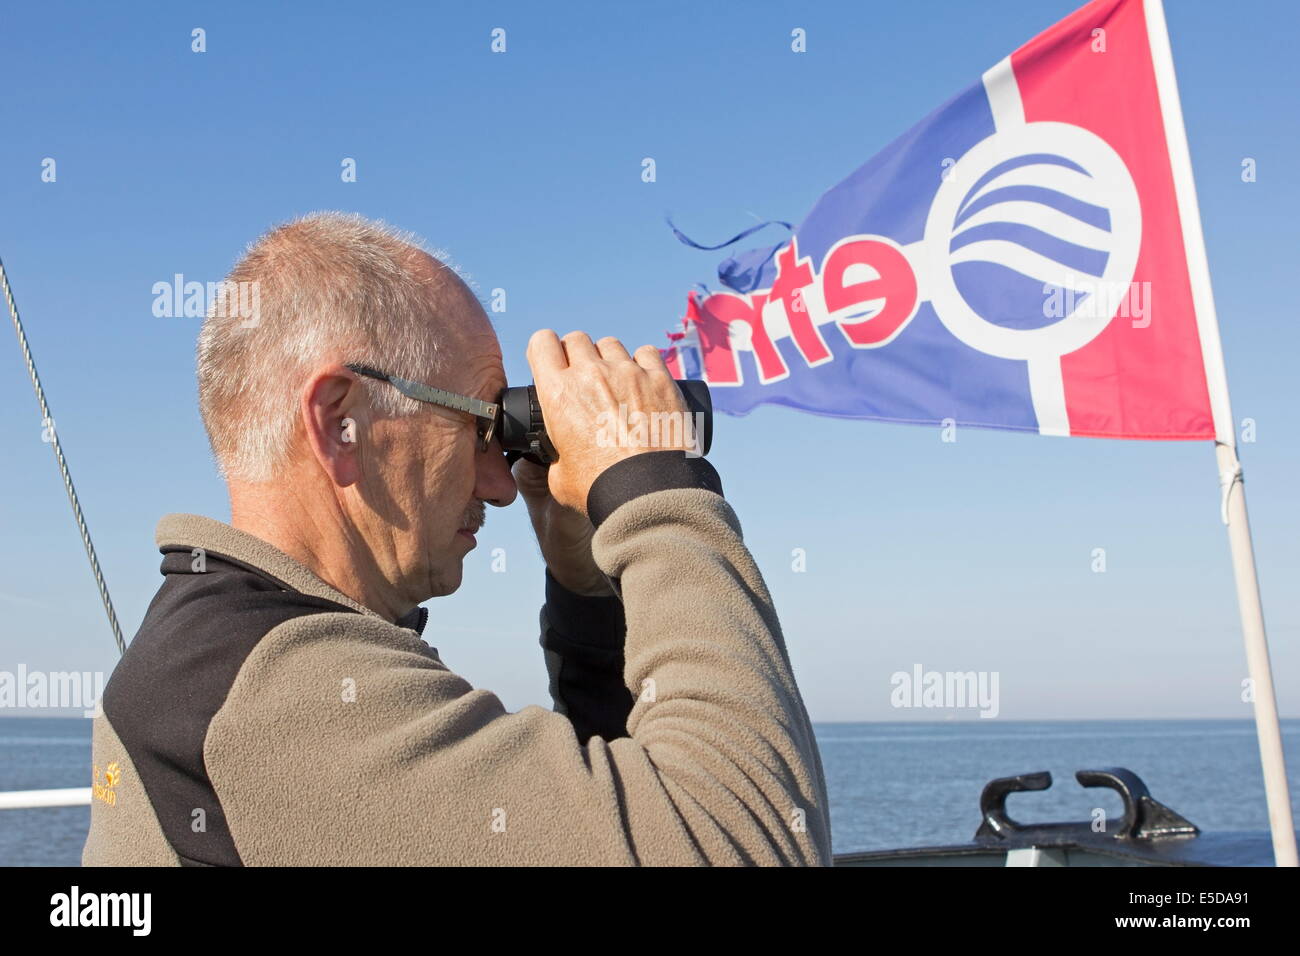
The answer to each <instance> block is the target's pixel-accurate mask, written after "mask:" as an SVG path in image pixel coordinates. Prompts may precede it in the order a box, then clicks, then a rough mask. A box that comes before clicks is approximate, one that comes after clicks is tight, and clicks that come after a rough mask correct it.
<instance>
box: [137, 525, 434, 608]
mask: <svg viewBox="0 0 1300 956" xmlns="http://www.w3.org/2000/svg"><path fill="white" fill-rule="evenodd" d="M154 541H156V542H157V544H158V548H159V549H160V550H163V549H168V548H178V547H179V548H190V549H193V548H202V549H203V550H204V551H209V552H211V553H212V554H215V555H224V556H225V557H228V558H234V559H235V560H236V561H240V562H242V563H244V564H247V565H249V566H250V567H254V568H257V569H258V570H259V571H262V572H263V573H265V574H267V575H269V576H270V577H273V578H275V579H276V580H277V581H279V582H281V583H282V584H284V585H285V586H286V587H288V588H291V589H293V590H295V591H298V592H300V593H302V594H310V595H312V596H313V597H318V598H324V599H325V600H327V601H333V602H334V603H335V604H342V605H343V606H344V607H350V608H352V610H354V611H357V612H359V613H361V614H365V615H368V616H370V617H378V618H381V619H383V618H382V615H380V614H377V613H376V612H374V611H372V610H371V609H370V608H368V607H366V606H365V605H363V604H359V603H358V602H356V601H354V600H353V599H352V598H350V597H348V596H347V595H346V594H344V593H343V592H342V591H339V590H338V589H336V588H334V587H332V586H330V585H329V584H326V583H325V582H324V581H322V580H321V579H320V578H319V577H317V576H316V574H315V573H314V572H313V571H312V570H311V569H310V568H308V567H307V566H306V565H304V564H302V563H300V562H298V561H295V560H294V559H293V558H291V557H289V555H287V554H285V553H284V552H283V551H281V550H280V549H279V548H277V547H275V546H274V545H271V544H269V543H267V542H266V541H263V540H262V539H261V538H258V537H256V536H254V535H251V534H249V533H248V532H246V531H240V530H239V529H238V528H234V527H232V526H230V525H228V524H226V523H225V522H224V521H217V520H215V519H213V518H205V517H203V516H202V515H188V514H170V515H164V516H163V517H162V519H161V520H159V522H158V527H157V530H156V531H155V532H154ZM428 620H429V612H428V611H427V610H426V609H425V608H423V607H419V606H416V607H415V608H413V609H412V610H411V611H410V612H409V613H408V614H405V615H403V616H402V617H401V618H399V619H398V621H397V622H396V623H397V626H398V627H404V628H407V629H409V630H412V631H415V632H416V633H417V634H422V633H424V626H425V624H427V623H428Z"/></svg>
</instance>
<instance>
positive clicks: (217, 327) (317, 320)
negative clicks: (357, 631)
mask: <svg viewBox="0 0 1300 956" xmlns="http://www.w3.org/2000/svg"><path fill="white" fill-rule="evenodd" d="M425 252H428V250H426V249H425V246H424V243H423V242H422V241H421V240H420V239H419V238H418V237H416V236H414V235H412V234H410V233H405V232H400V231H398V230H395V229H393V228H391V227H390V226H388V225H386V224H384V223H383V222H374V221H370V220H367V219H364V218H362V217H361V216H359V215H348V214H344V213H334V212H323V213H313V214H312V215H309V216H305V217H303V218H301V219H297V220H295V221H293V222H290V223H287V224H285V225H282V226H278V227H276V228H275V229H272V230H271V231H270V232H268V233H267V234H266V235H264V236H262V237H261V238H260V239H258V240H257V241H256V242H254V243H252V244H251V245H250V246H249V247H248V249H247V251H246V252H245V253H244V256H243V258H241V259H240V260H239V262H238V263H236V265H235V268H234V269H233V270H232V271H231V273H230V275H229V276H228V277H227V279H226V281H225V283H224V285H223V286H222V291H221V292H219V293H218V295H217V296H216V298H215V300H214V301H213V302H211V303H210V304H209V309H208V315H207V318H206V319H205V320H204V323H203V328H202V330H201V331H200V333H199V341H198V383H199V411H200V413H201V414H202V416H203V424H204V427H205V428H206V429H207V432H208V440H209V441H210V442H211V444H212V453H213V455H214V456H215V458H216V461H217V467H218V468H219V469H220V471H221V474H222V476H223V477H224V478H226V480H228V481H230V480H238V481H246V482H265V481H270V480H272V479H274V478H275V477H276V475H277V474H278V472H279V470H280V468H281V466H282V465H283V464H284V463H285V460H286V459H287V457H288V452H289V449H290V447H291V444H292V441H293V437H294V433H295V430H296V429H297V428H298V427H299V424H298V419H299V396H300V393H301V389H302V388H303V386H304V385H305V384H306V382H307V378H308V376H309V375H310V374H311V373H312V372H313V371H314V370H315V369H316V368H319V367H320V365H321V364H322V363H325V362H329V361H338V362H349V361H354V362H364V363H367V364H372V365H375V366H377V367H379V368H382V369H384V370H385V371H387V372H389V373H391V374H395V375H399V376H401V377H403V378H410V379H415V380H420V379H422V378H424V377H427V376H431V375H436V374H437V373H438V371H439V368H440V366H441V364H442V362H443V360H444V359H443V356H442V355H441V354H440V353H441V351H442V348H441V341H440V340H441V339H442V338H443V335H441V334H440V330H439V329H438V328H437V327H435V325H434V324H433V323H431V318H432V316H433V315H434V312H435V310H436V309H437V308H438V305H439V303H440V302H442V301H446V300H447V296H446V295H445V290H444V289H443V288H440V287H442V286H444V285H445V279H444V278H443V277H442V276H441V275H440V274H441V273H442V270H441V269H437V268H436V267H433V269H431V268H430V266H429V264H428V260H426V259H425V258H424V255H423V254H424V253H425ZM429 254H430V255H432V256H433V257H434V258H435V259H437V260H439V261H440V262H441V261H442V260H443V258H444V257H443V255H442V254H441V253H435V252H430V253H429ZM443 264H444V265H446V266H447V268H449V269H451V270H452V271H453V272H455V273H456V275H458V276H459V275H460V274H461V273H460V270H459V269H457V268H456V267H455V266H453V265H450V264H448V263H445V262H444V263H443ZM453 281H454V280H453ZM241 293H242V294H241ZM250 293H251V294H250ZM232 296H236V297H237V298H236V302H237V303H239V305H240V307H238V308H233V309H232V308H230V307H229V306H230V300H231V297H232ZM250 304H251V305H252V308H251V310H250V308H249V306H250ZM364 381H365V383H366V388H367V389H368V390H369V396H370V400H371V404H372V406H373V407H374V408H375V409H376V410H377V411H378V412H379V413H380V414H381V415H389V416H393V417H401V416H404V415H410V414H413V413H414V412H415V411H416V410H417V409H418V408H419V403H418V402H415V401H412V400H411V399H409V398H406V397H404V396H403V395H401V394H400V393H399V392H398V391H397V390H396V389H394V388H390V387H387V386H385V385H384V384H383V383H381V382H375V381H372V380H368V379H367V380H364Z"/></svg>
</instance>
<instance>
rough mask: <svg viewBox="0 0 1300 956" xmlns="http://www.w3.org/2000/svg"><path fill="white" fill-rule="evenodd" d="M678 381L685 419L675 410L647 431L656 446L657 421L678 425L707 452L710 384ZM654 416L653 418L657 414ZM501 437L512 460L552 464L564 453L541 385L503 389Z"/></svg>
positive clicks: (695, 450) (710, 425)
mask: <svg viewBox="0 0 1300 956" xmlns="http://www.w3.org/2000/svg"><path fill="white" fill-rule="evenodd" d="M676 381H677V387H678V388H679V389H680V390H681V393H682V398H683V399H685V401H686V417H685V419H684V420H682V421H678V422H676V423H673V422H672V421H671V417H675V416H676V415H677V413H675V412H674V413H671V416H670V418H669V419H667V420H662V421H660V422H654V421H653V420H652V421H651V422H649V423H647V424H648V426H649V427H648V430H647V432H646V434H647V440H648V441H649V442H650V445H651V447H654V444H655V441H656V439H657V438H658V437H659V435H660V432H659V431H657V430H656V428H655V426H656V425H658V426H660V427H661V428H663V429H666V430H668V431H670V432H671V431H672V429H673V428H674V427H675V428H677V429H678V430H679V432H678V433H679V434H682V435H684V437H685V440H686V441H687V442H688V443H689V442H691V441H692V438H693V441H694V443H695V445H694V446H693V448H692V451H693V453H694V454H695V455H697V456H699V455H707V454H708V453H709V449H710V448H711V447H712V445H713V399H712V398H711V397H710V395H709V386H708V385H707V384H705V383H704V382H700V381H696V380H694V379H677V380H676ZM655 414H658V413H655ZM651 417H652V419H653V415H652V416H651ZM623 425H626V422H619V423H611V426H612V427H614V428H621V427H622V426H623ZM688 429H689V430H688ZM497 437H498V438H499V439H500V440H501V447H502V448H504V449H505V451H506V454H507V456H508V457H509V459H510V461H511V462H514V461H515V460H516V459H517V458H519V457H520V456H523V457H524V458H527V459H528V460H529V461H532V462H535V463H537V464H539V465H548V464H550V463H551V462H553V461H558V460H559V457H560V456H559V454H558V453H557V452H556V450H555V446H554V445H553V444H551V439H550V437H549V436H548V435H547V434H546V422H545V421H543V419H542V406H541V404H540V403H539V402H538V401H537V389H536V388H535V387H534V386H532V385H519V386H516V387H514V388H507V389H506V390H505V391H504V392H502V393H501V420H500V421H499V422H498V423H497ZM606 437H608V436H606ZM624 437H625V436H623V435H622V434H619V435H616V436H615V438H614V442H615V444H617V443H618V441H619V440H620V439H621V438H624Z"/></svg>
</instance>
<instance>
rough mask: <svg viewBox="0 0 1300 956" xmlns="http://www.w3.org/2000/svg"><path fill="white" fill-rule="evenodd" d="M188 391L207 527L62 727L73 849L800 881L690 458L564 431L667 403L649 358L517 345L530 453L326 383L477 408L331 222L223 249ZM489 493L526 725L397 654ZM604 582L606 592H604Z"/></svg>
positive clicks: (803, 784) (451, 289)
mask: <svg viewBox="0 0 1300 956" xmlns="http://www.w3.org/2000/svg"><path fill="white" fill-rule="evenodd" d="M229 281H231V282H235V283H254V285H252V286H249V287H245V288H252V289H255V290H256V291H257V293H258V295H257V300H258V305H259V311H258V314H257V315H256V316H254V317H250V316H247V315H240V314H238V313H236V314H222V313H230V312H232V311H234V310H228V309H213V310H212V311H211V314H210V315H209V317H208V319H207V320H206V322H205V323H204V326H203V330H202V332H201V334H200V337H199V345H198V379H199V405H200V409H201V411H202V414H203V421H204V424H205V426H206V428H207V431H208V436H209V438H210V440H211V443H212V448H213V452H214V454H215V456H216V460H217V462H218V464H219V466H220V468H221V471H222V474H223V477H224V478H225V480H226V482H227V484H228V486H229V491H230V510H231V521H230V524H228V525H227V524H224V523H222V522H219V521H215V520H212V519H210V518H203V517H197V516H193V515H169V516H167V517H164V518H163V519H162V521H161V522H160V523H159V525H158V530H157V542H158V547H159V548H160V550H161V552H162V554H163V561H162V573H163V575H164V579H165V580H164V583H163V585H162V587H161V589H160V590H159V592H158V594H157V596H156V597H155V599H154V601H153V603H152V604H151V605H150V607H149V610H148V613H147V614H146V616H145V619H144V623H143V624H142V626H141V628H140V631H139V633H138V634H137V635H136V637H135V639H134V640H133V641H132V643H131V646H130V647H129V648H128V650H127V652H126V655H125V657H123V658H122V661H121V663H120V664H119V665H118V667H117V669H116V670H115V671H114V672H113V675H112V678H111V680H110V681H109V684H108V686H107V688H106V690H105V693H104V695H103V714H102V716H99V717H97V718H96V721H95V732H94V764H95V767H94V776H95V786H94V788H93V794H94V799H93V800H92V815H91V828H90V836H89V839H88V840H87V842H86V847H85V851H84V854H83V860H84V862H85V863H86V864H100V865H103V864H107V865H118V864H149V865H158V864H161V865H173V866H174V865H213V866H238V865H285V864H291V865H321V864H323V865H404V866H405V865H421V864H578V865H581V864H593V865H631V864H643V865H665V864H666V865H690V864H825V863H828V862H829V860H830V829H829V823H828V818H827V802H826V786H825V782H824V780H823V777H822V769H821V764H820V760H819V757H818V754H817V748H816V743H815V741H814V738H813V731H812V727H811V725H810V723H809V720H808V716H807V713H806V711H805V709H804V706H803V701H802V700H801V698H800V695H799V690H798V687H797V686H796V684H795V680H794V675H793V673H792V672H791V668H790V661H789V657H788V655H787V653H786V648H785V644H784V639H783V638H782V635H781V631H780V625H779V623H778V621H777V615H776V611H775V609H774V608H773V606H772V601H771V598H770V597H769V595H768V592H767V588H766V586H765V585H764V583H763V580H762V578H761V577H760V575H759V572H758V569H757V567H756V566H755V564H754V561H753V559H752V558H751V556H750V555H749V553H748V551H747V550H746V549H745V546H744V544H743V543H742V541H741V535H740V526H739V524H738V522H737V520H736V516H735V514H734V513H733V512H732V510H731V508H730V507H729V506H728V504H727V502H726V501H725V500H724V499H723V497H722V489H721V485H720V482H719V479H718V476H717V473H716V472H715V471H714V470H713V468H712V466H710V465H709V464H708V463H707V462H706V461H705V460H704V459H703V458H700V457H698V456H688V455H686V454H685V452H684V451H683V450H682V449H681V448H677V449H671V448H670V449H664V448H657V449H655V448H637V447H627V446H626V445H623V444H619V443H612V442H609V441H603V442H602V441H598V440H597V438H596V436H597V432H598V424H597V423H598V422H599V421H600V420H602V419H603V420H608V415H609V414H617V412H618V409H619V406H620V405H625V406H626V407H627V409H628V410H629V414H630V413H635V412H638V411H640V412H644V413H647V414H648V413H652V412H664V411H669V412H671V411H678V412H680V411H683V405H682V399H681V396H680V393H679V392H678V391H677V388H676V386H675V385H674V384H673V381H672V379H671V377H670V376H669V374H668V371H667V369H666V368H665V367H664V364H663V362H662V360H661V359H660V357H659V354H658V352H657V350H656V349H654V348H653V347H650V346H645V347H643V348H640V349H638V350H637V351H636V353H635V354H633V355H629V354H628V352H627V351H626V349H624V347H623V346H622V345H621V344H620V343H619V342H618V341H617V340H616V339H612V338H605V339H601V340H600V341H598V342H593V341H592V340H591V339H590V338H588V337H587V336H586V335H584V334H582V333H580V332H574V333H570V334H569V335H566V336H565V337H564V338H563V339H560V338H557V337H556V335H555V334H554V333H553V332H550V331H543V332H538V333H537V334H535V335H534V336H533V337H532V340H531V341H530V342H529V346H528V361H529V364H530V365H531V366H532V370H533V375H534V378H535V380H536V385H537V393H538V398H539V401H540V404H541V406H542V409H543V412H544V414H545V416H546V423H547V429H548V432H549V434H550V436H551V438H552V441H553V443H554V444H555V446H556V448H557V450H558V452H559V460H558V461H557V462H556V463H554V464H552V465H551V466H550V467H549V468H548V469H546V470H543V469H541V468H540V467H537V466H534V465H531V463H529V462H527V461H520V462H518V463H517V465H516V467H515V473H514V474H512V472H511V470H510V468H509V466H508V463H507V459H506V456H505V455H504V453H503V452H502V449H501V447H500V444H499V442H497V441H496V440H495V439H494V438H493V436H492V435H491V433H490V431H489V430H487V429H486V428H485V427H484V426H483V423H482V421H480V420H478V419H476V418H475V417H474V416H472V415H471V414H469V413H466V412H463V411H459V410H457V409H454V408H450V407H445V406H442V405H439V404H436V403H425V402H418V401H413V400H412V399H411V398H408V397H406V396H405V394H404V393H403V392H401V391H400V390H399V389H398V388H397V387H395V386H394V385H393V384H392V382H391V381H389V380H387V379H376V378H374V377H373V376H371V375H366V374H358V373H357V371H355V369H354V368H351V367H349V366H354V367H355V368H363V369H368V370H379V371H380V372H382V373H383V374H384V375H386V376H392V377H400V378H401V379H405V380H409V381H414V382H420V383H424V384H427V385H430V386H433V387H436V388H439V389H443V390H446V391H448V392H453V393H456V394H459V395H464V396H470V397H473V398H478V399H482V400H484V401H486V402H494V401H496V400H497V398H498V397H499V395H500V392H501V390H502V388H503V387H504V386H505V384H506V381H505V373H504V370H503V367H502V363H501V353H500V347H499V345H498V343H497V339H496V336H495V334H494V332H493V330H492V327H491V325H490V323H489V321H488V319H487V316H486V315H485V313H484V311H483V309H482V307H481V306H480V305H479V303H478V301H477V299H476V298H475V297H474V295H473V294H472V293H471V292H470V290H469V289H468V288H467V287H466V285H465V284H464V283H463V282H462V281H461V280H460V278H459V277H458V276H457V275H456V273H455V272H454V271H453V270H452V269H450V268H448V267H447V266H445V265H444V264H442V263H441V262H439V261H438V260H437V259H435V258H434V257H432V256H430V255H429V254H427V253H425V252H424V251H422V250H421V248H420V245H419V243H418V242H417V241H416V240H414V239H413V238H412V237H409V236H405V235H400V234H397V233H394V232H393V231H392V230H390V229H388V228H387V227H385V226H383V225H382V224H379V223H372V222H367V221H365V220H363V219H360V218H358V217H352V216H343V215H339V214H319V215H314V216H309V217H307V218H305V219H301V220H299V221H297V222H294V223H290V224H288V225H286V226H282V227H280V228H277V229H275V230H273V231H272V232H270V233H269V234H268V235H266V236H264V237H263V238H262V239H261V240H259V241H258V242H257V243H256V244H254V245H253V246H252V247H251V248H250V249H249V251H248V253H247V254H246V255H245V256H244V258H243V259H242V260H241V261H240V262H239V263H238V265H237V266H236V267H235V269H234V271H233V272H232V273H231V276H230V279H229ZM517 490H522V492H523V495H524V498H525V502H526V504H527V506H528V509H529V512H530V515H531V517H532V522H533V526H534V528H535V530H536V532H537V536H538V540H539V542H540V545H541V551H542V555H543V557H544V558H545V561H546V566H547V573H546V604H545V607H544V608H543V610H542V646H543V648H544V652H545V656H546V662H547V667H548V670H549V673H550V676H551V694H552V696H553V697H554V700H555V710H554V711H549V710H546V709H544V708H542V707H537V706H530V707H525V708H524V709H523V710H521V711H519V712H517V713H511V712H508V711H507V710H506V709H505V708H504V707H503V706H502V704H501V702H500V700H498V698H497V697H496V696H495V695H494V694H492V693H490V692H488V691H486V690H475V689H474V688H472V687H471V686H470V685H469V684H468V683H467V682H466V681H465V680H464V679H462V678H460V677H458V676H457V675H456V674H455V673H453V672H452V671H451V670H450V669H448V667H447V666H446V665H445V664H444V663H443V662H442V660H441V659H440V657H439V655H438V653H437V651H436V650H435V649H434V648H432V647H430V646H429V645H428V644H427V643H425V642H424V641H422V640H421V639H420V635H421V633H422V632H423V629H424V625H425V620H426V617H427V613H426V612H425V610H424V609H423V608H421V607H420V604H421V602H423V601H427V600H428V599H429V598H431V597H437V596H440V595H445V594H450V593H452V592H453V591H455V590H456V588H457V587H459V585H460V581H461V571H462V568H461V563H462V561H463V559H464V557H465V555H466V554H467V553H468V552H469V551H470V550H471V549H472V548H473V547H474V545H475V540H474V533H475V531H477V530H478V529H479V527H480V526H481V525H482V523H483V520H484V510H485V509H484V506H485V505H486V504H491V505H494V506H497V507H504V506H506V505H508V504H510V503H511V502H512V501H513V500H514V498H515V496H516V493H517ZM611 585H612V587H611Z"/></svg>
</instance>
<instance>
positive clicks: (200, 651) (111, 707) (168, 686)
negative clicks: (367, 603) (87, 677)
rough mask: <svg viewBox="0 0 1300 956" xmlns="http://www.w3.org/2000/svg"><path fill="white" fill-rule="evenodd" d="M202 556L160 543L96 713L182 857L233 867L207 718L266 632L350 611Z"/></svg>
mask: <svg viewBox="0 0 1300 956" xmlns="http://www.w3.org/2000/svg"><path fill="white" fill-rule="evenodd" d="M204 560H205V566H204V570H202V571H198V570H196V569H195V568H194V567H192V564H191V561H192V559H191V552H190V551H189V549H166V550H164V552H163V562H162V572H163V574H164V575H165V576H166V581H165V582H164V583H163V586H162V587H161V588H160V589H159V591H158V594H157V595H156V596H155V597H154V599H153V603H151V604H150V605H149V610H148V612H147V613H146V614H145V618H144V623H143V624H141V626H140V630H139V632H138V633H137V634H136V636H135V639H134V640H132V641H131V644H130V646H129V647H128V648H127V650H126V654H125V655H124V656H123V657H122V660H121V661H120V662H119V663H118V665H117V668H116V669H115V670H114V671H113V674H112V677H110V678H109V681H108V685H107V686H106V687H105V688H104V695H103V703H104V714H105V716H106V717H107V718H108V720H109V722H110V723H111V724H112V725H113V729H114V730H115V731H116V732H117V735H118V737H119V739H121V741H122V745H123V746H124V747H125V748H126V751H127V753H128V754H129V755H130V757H131V760H132V762H133V763H134V764H135V767H136V772H137V773H139V774H140V782H141V784H143V786H144V789H145V792H146V793H148V795H149V802H150V803H151V804H152V805H153V809H154V812H155V813H156V814H157V816H158V822H159V823H160V824H161V826H162V830H163V833H164V834H166V836H167V839H168V840H169V841H171V844H172V848H173V849H175V851H176V853H177V854H178V855H179V856H180V857H181V858H182V860H183V861H185V862H187V863H189V864H190V865H205V864H207V865H213V866H240V865H242V861H241V860H240V858H239V854H238V852H237V851H236V849H235V843H234V840H233V839H232V838H231V835H230V829H229V827H228V826H227V824H226V818H225V814H224V813H223V812H222V809H221V803H220V801H218V799H217V795H216V791H215V790H214V789H213V786H212V781H211V780H210V779H209V777H208V773H207V768H206V767H205V765H204V762H203V741H204V739H205V738H206V737H207V733H208V725H209V723H211V721H212V718H213V717H214V716H215V715H216V713H217V711H218V710H220V709H221V705H222V704H223V703H224V702H225V700H226V695H227V694H228V693H229V692H230V687H231V685H232V684H233V683H234V681H235V677H236V675H237V674H238V673H239V670H240V668H241V667H243V665H244V661H245V659H246V658H247V657H248V655H249V654H250V653H251V652H252V650H253V648H254V647H256V646H257V643H258V642H259V641H260V640H261V639H262V638H263V637H264V636H265V635H266V634H267V633H268V632H269V631H271V630H272V629H274V628H275V627H277V626H279V625H280V624H283V623H284V622H285V621H288V620H291V619H292V618H295V617H300V616H303V615H307V614H321V613H328V612H346V613H356V612H355V611H354V610H353V609H352V608H349V607H346V606H344V605H342V604H336V603H334V602H333V601H327V600H324V599H323V598H317V597H312V596H310V595H306V594H302V593H300V592H298V591H295V590H293V589H292V588H290V587H288V585H285V584H283V583H282V582H280V581H277V580H275V579H274V578H272V577H270V576H268V575H267V574H266V573H265V572H262V571H259V570H257V569H255V568H252V567H250V566H248V565H245V564H243V563H241V562H239V561H235V560H234V559H231V558H227V557H223V556H221V555H216V554H212V553H211V552H208V553H207V554H206V555H205V558H204ZM199 811H201V812H199Z"/></svg>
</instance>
